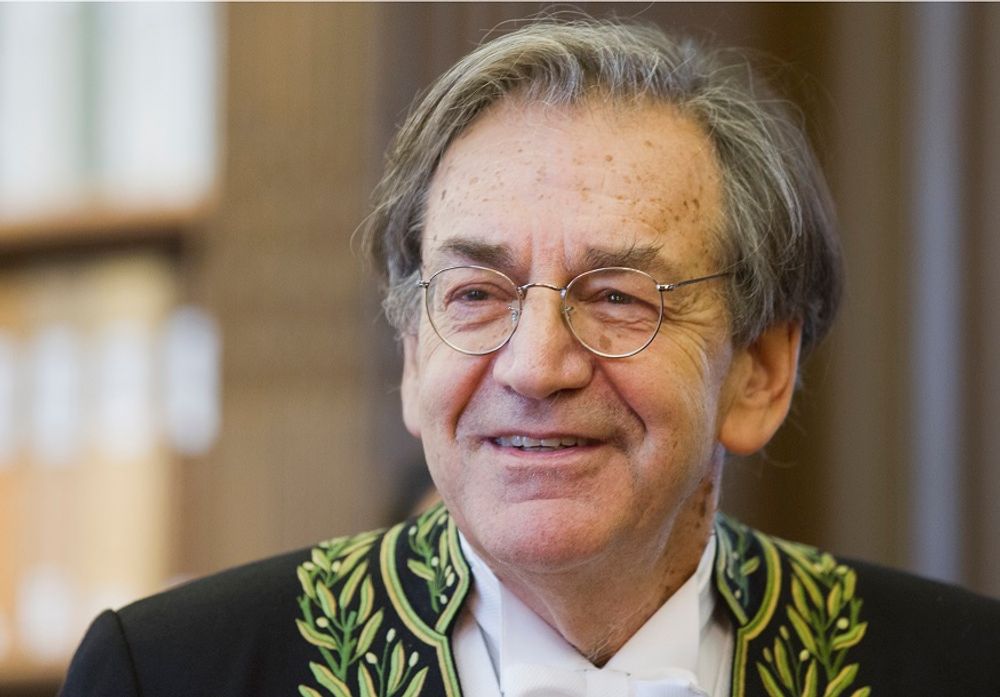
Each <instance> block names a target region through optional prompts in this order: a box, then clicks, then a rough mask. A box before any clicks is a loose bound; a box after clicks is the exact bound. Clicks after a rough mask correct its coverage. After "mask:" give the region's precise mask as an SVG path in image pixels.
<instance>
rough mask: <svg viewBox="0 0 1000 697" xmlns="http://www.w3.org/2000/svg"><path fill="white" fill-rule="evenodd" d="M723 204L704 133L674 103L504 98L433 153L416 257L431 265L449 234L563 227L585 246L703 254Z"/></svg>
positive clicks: (552, 231)
mask: <svg viewBox="0 0 1000 697" xmlns="http://www.w3.org/2000/svg"><path fill="white" fill-rule="evenodd" d="M721 210H722V206H721V186H720V175H719V168H718V164H717V159H716V157H715V154H714V150H713V148H712V145H711V142H710V141H709V139H708V137H707V136H706V135H705V133H704V131H703V129H702V128H701V126H700V125H699V124H698V123H697V122H695V121H694V120H693V119H691V118H689V117H686V116H684V115H683V114H681V113H679V112H678V111H677V110H676V109H675V108H673V107H671V106H668V105H659V104H657V105H653V104H643V105H637V106H630V107H621V106H610V105H606V104H596V103H584V104H579V105H572V106H545V105H541V104H537V103H524V102H519V101H506V102H502V103H500V104H498V105H495V106H494V107H493V108H492V109H490V110H489V111H487V112H486V113H485V114H483V115H481V116H480V117H479V118H478V119H477V120H476V121H475V122H473V124H471V125H470V126H469V127H468V128H466V129H465V131H463V132H462V133H461V134H460V135H459V136H458V137H457V138H456V139H455V140H454V141H453V142H452V144H451V145H450V147H449V148H448V150H447V152H446V153H445V156H444V157H443V158H442V160H441V163H440V165H439V167H438V170H437V172H436V173H435V175H434V177H433V179H432V182H431V186H430V187H429V190H428V198H427V208H426V216H425V226H424V239H423V252H424V254H423V257H424V262H425V264H426V263H431V259H432V258H433V257H434V255H435V254H436V253H437V250H439V249H441V250H443V249H452V248H455V247H456V245H455V244H454V238H455V237H458V238H460V239H464V238H467V237H469V236H473V237H475V238H476V240H477V241H481V242H486V243H491V244H497V245H500V244H506V245H513V246H516V245H517V244H518V243H519V242H520V243H525V244H527V243H528V242H529V241H530V242H531V243H532V244H537V241H536V240H535V239H534V236H535V235H538V234H544V235H545V236H546V238H558V237H559V233H560V232H562V233H563V237H566V236H567V235H569V233H572V235H571V237H572V239H578V240H581V241H586V242H587V244H588V245H589V246H590V247H591V248H593V247H594V246H595V244H597V243H598V242H601V243H602V244H601V245H598V246H602V245H603V246H612V247H613V246H616V245H617V246H619V247H623V248H624V247H630V246H631V247H634V246H637V245H638V246H643V247H650V246H661V245H662V246H663V247H664V248H673V247H677V248H678V254H679V253H681V252H683V251H684V249H683V248H685V247H694V248H695V249H688V250H687V251H688V252H690V253H693V254H700V255H702V256H705V255H706V254H708V253H709V252H710V251H712V250H710V247H714V244H710V243H712V242H714V239H715V232H716V231H717V230H718V229H719V227H720V225H719V223H720V222H721V220H720V218H721ZM563 243H564V244H565V243H566V241H565V239H564V240H563ZM515 251H516V250H515ZM668 251H669V250H668ZM711 256H713V257H714V256H715V254H714V253H712V254H711Z"/></svg>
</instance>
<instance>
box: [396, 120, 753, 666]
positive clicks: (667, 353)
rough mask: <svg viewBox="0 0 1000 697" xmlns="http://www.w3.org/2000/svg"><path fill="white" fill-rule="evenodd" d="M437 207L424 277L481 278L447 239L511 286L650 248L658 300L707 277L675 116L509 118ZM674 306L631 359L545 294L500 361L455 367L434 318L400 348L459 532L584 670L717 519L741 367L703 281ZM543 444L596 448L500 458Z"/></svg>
mask: <svg viewBox="0 0 1000 697" xmlns="http://www.w3.org/2000/svg"><path fill="white" fill-rule="evenodd" d="M612 162H613V163H614V164H613V165H609V163H612ZM612 170H613V171H612ZM486 171H493V172H494V176H492V177H489V178H488V179H487V178H484V180H480V179H479V178H478V177H477V174H478V173H481V172H486ZM445 191H447V192H448V195H447V197H445V196H444V195H443V194H444V192H445ZM429 193H430V195H429V196H428V207H427V212H426V213H427V215H426V228H425V232H424V239H423V261H424V267H423V273H424V277H425V278H426V277H427V276H428V275H430V274H431V273H433V272H435V271H437V270H438V269H440V268H444V266H446V265H454V264H456V263H475V260H468V259H462V258H460V257H456V255H454V254H451V253H445V252H444V251H442V250H443V249H444V247H443V245H445V244H446V243H447V242H449V241H454V240H456V239H461V240H473V241H476V242H479V243H483V244H488V245H503V246H505V247H506V248H507V249H508V250H509V256H510V259H511V264H512V265H511V267H510V268H503V269H500V270H502V271H504V272H505V273H507V274H508V275H510V276H511V277H512V278H514V280H515V281H516V282H518V283H527V282H543V283H551V284H556V285H560V286H561V285H564V284H565V283H566V282H568V281H569V280H570V278H572V277H573V276H574V275H576V274H578V273H580V272H582V271H586V270H587V268H585V267H584V261H583V260H584V255H585V254H586V252H587V250H588V249H591V248H600V249H608V248H612V249H619V250H623V249H628V248H629V247H630V246H631V245H656V246H658V247H659V251H658V253H657V255H658V269H659V271H656V270H653V271H651V272H652V273H653V274H654V276H656V275H665V274H667V273H668V271H667V270H673V273H677V274H680V277H673V278H666V279H663V278H661V279H659V280H661V281H678V280H683V279H684V278H692V277H696V276H701V275H706V274H710V273H714V272H716V271H718V270H719V268H718V261H717V259H716V258H715V254H714V249H713V247H712V244H711V241H710V240H711V236H710V231H711V230H712V229H713V228H714V227H716V226H717V225H718V223H719V221H720V218H721V211H722V208H721V201H722V197H721V189H720V185H719V172H718V167H717V164H716V160H715V157H714V154H713V150H712V147H711V144H710V143H709V141H708V140H707V138H706V137H705V135H704V133H703V132H702V131H701V129H700V127H699V126H698V125H697V124H696V123H695V122H693V121H690V120H688V119H686V118H685V117H683V116H680V115H678V114H676V113H675V112H674V111H672V110H671V109H669V108H667V107H663V106H645V107H637V108H632V109H629V110H618V109H611V108H608V107H605V106H601V105H588V106H587V107H577V108H570V107H559V108H555V107H548V108H546V107H541V106H538V105H531V104H527V105H526V104H521V103H502V104H500V105H499V106H497V107H494V108H493V109H492V110H491V111H489V112H487V113H486V114H485V115H484V116H481V117H480V118H479V120H477V121H476V122H475V123H474V124H473V125H472V126H471V127H470V128H469V129H467V131H466V132H465V133H464V134H463V136H462V137H461V138H459V139H458V140H456V141H455V142H454V143H453V144H452V146H451V147H450V148H449V150H448V152H447V153H446V155H445V157H444V159H443V161H442V164H441V166H440V168H439V171H438V173H437V174H436V175H435V177H434V179H433V181H432V185H431V190H430V192H429ZM694 201H697V205H694V204H693V203H692V202H694ZM692 208H693V210H694V211H695V213H696V215H694V216H692V215H690V214H689V213H688V212H686V213H685V214H684V215H681V212H682V211H685V210H686V209H692ZM672 295H673V294H672ZM670 307H671V314H670V321H669V326H665V327H664V328H663V329H662V330H661V332H660V334H659V335H658V336H657V337H656V339H655V340H654V341H653V343H652V344H651V345H650V346H649V347H648V348H647V349H646V350H644V351H643V352H641V353H639V354H638V355H636V356H634V357H631V358H627V359H617V360H615V359H601V358H598V357H597V356H595V355H593V354H591V353H589V352H588V351H586V350H585V349H583V348H582V347H581V346H580V345H579V344H578V343H577V342H576V341H575V339H573V338H572V336H571V334H570V333H569V331H568V330H567V328H566V326H565V324H564V323H563V321H562V319H561V316H560V314H559V311H558V308H559V305H558V298H557V297H556V296H555V294H554V293H552V292H551V291H547V290H544V289H532V290H531V291H530V292H529V294H528V296H527V300H526V303H525V306H524V313H523V315H522V318H521V321H520V324H519V326H518V329H517V332H516V333H515V334H514V336H513V337H512V339H511V340H510V342H509V343H508V344H507V345H506V346H505V347H504V348H503V349H501V350H500V351H498V352H496V353H494V354H491V355H488V356H466V355H462V354H459V353H457V352H455V351H453V350H451V349H450V348H448V347H446V346H444V345H443V344H442V343H441V341H440V340H439V339H438V338H437V336H436V335H435V334H434V332H433V330H432V329H431V328H430V327H429V325H428V323H427V321H426V317H422V319H421V322H420V326H419V330H418V332H417V334H416V335H413V336H408V337H405V338H404V351H405V370H404V379H403V389H402V394H403V403H404V417H405V420H406V423H407V426H408V427H409V429H410V430H411V432H412V433H414V435H417V436H418V437H420V438H421V440H422V442H423V446H424V451H425V454H426V459H427V462H428V465H429V467H430V470H431V474H432V476H433V478H434V481H435V483H436V485H437V487H438V489H439V491H440V492H441V495H442V497H443V498H444V501H445V502H446V503H447V505H448V507H449V509H450V510H451V512H452V514H453V515H454V517H455V520H456V522H457V523H458V525H459V527H460V529H461V530H462V531H463V533H464V534H465V535H466V537H467V538H468V540H469V542H470V543H471V544H472V545H473V546H474V547H475V548H476V550H477V551H478V552H479V553H480V554H481V555H482V556H483V558H484V560H486V562H487V563H488V564H489V565H490V566H491V568H493V570H494V571H495V572H496V573H497V575H498V576H499V577H500V578H501V579H502V580H503V581H504V582H505V583H506V584H508V586H509V587H510V588H511V589H512V590H513V591H514V592H515V593H517V595H518V596H519V597H521V598H522V600H524V601H525V602H526V603H527V604H528V605H529V606H530V607H532V608H533V609H534V610H535V611H536V612H538V613H539V614H540V615H541V616H542V617H543V618H544V619H546V621H548V622H549V623H550V624H552V626H554V627H555V628H556V629H557V630H559V631H560V632H561V633H562V634H563V636H565V637H566V638H567V639H568V640H569V641H571V643H573V644H574V645H576V646H577V647H578V648H580V649H581V651H584V652H587V651H589V650H590V649H593V648H594V646H603V647H604V650H605V651H610V653H613V652H614V651H615V650H617V648H618V647H619V646H621V644H622V643H624V640H625V639H627V638H628V636H630V635H631V633H632V632H634V631H635V629H636V628H637V627H638V626H639V625H641V624H642V623H643V622H644V621H645V619H646V618H648V617H649V615H651V614H652V612H654V611H655V610H656V608H657V607H659V606H660V604H662V602H663V601H664V600H665V599H666V598H667V597H669V596H670V595H671V594H672V593H673V592H674V591H675V590H676V589H677V588H678V587H679V586H680V585H681V583H683V581H684V580H686V578H687V577H688V576H689V575H690V574H691V573H692V572H693V570H694V568H695V566H696V565H697V562H698V559H699V557H700V555H701V552H702V550H703V548H704V545H705V543H706V540H707V537H708V535H709V532H710V529H711V523H712V518H713V516H714V513H715V510H716V504H717V496H718V483H719V477H720V475H721V466H722V457H723V453H724V448H723V445H722V444H721V443H720V441H719V433H720V429H721V428H722V424H723V423H725V422H726V420H727V418H736V417H731V415H730V413H729V411H730V404H731V403H732V401H733V397H732V395H733V394H734V393H735V392H736V391H737V390H738V385H737V383H738V380H737V378H738V377H739V375H738V374H736V373H735V372H734V371H733V369H732V367H733V365H734V364H735V361H736V359H737V356H738V355H740V352H741V351H742V350H741V349H736V348H734V347H733V345H732V343H731V340H730V338H729V326H728V316H727V313H726V310H725V306H724V303H723V299H722V294H721V292H720V291H719V289H718V287H716V286H713V283H712V282H709V283H707V284H699V285H696V286H691V287H690V289H684V290H682V291H677V293H676V295H674V297H672V298H671V299H670ZM734 376H735V377H734ZM538 432H545V433H551V434H567V435H575V436H580V437H584V438H586V439H588V441H589V445H588V446H587V447H581V448H572V449H567V450H563V451H559V453H560V454H559V455H558V456H553V455H551V454H548V455H545V456H539V457H537V458H536V457H535V456H534V455H533V454H531V453H525V452H523V451H516V452H515V450H516V449H513V448H500V447H498V446H497V445H496V443H495V440H494V439H495V437H496V436H498V435H512V434H523V433H538ZM608 569H627V570H628V573H627V574H625V576H627V578H622V577H621V575H615V574H609V573H607V570H608ZM623 598H627V599H628V604H629V606H628V607H623V602H624V601H623V600H622V599H623ZM623 617H624V618H627V619H622V618H623ZM609 627H610V629H609ZM600 660H602V659H600V657H599V658H598V659H597V662H600Z"/></svg>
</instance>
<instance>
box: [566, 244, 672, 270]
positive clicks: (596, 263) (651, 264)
mask: <svg viewBox="0 0 1000 697" xmlns="http://www.w3.org/2000/svg"><path fill="white" fill-rule="evenodd" d="M662 248H663V245H659V244H642V245H640V244H633V245H631V246H629V247H627V248H624V249H599V248H591V249H588V250H587V253H586V254H585V255H584V262H583V263H584V265H585V266H586V267H587V269H599V268H603V267H607V266H627V267H630V268H633V269H639V270H640V271H645V272H647V273H650V274H653V275H654V276H655V275H656V273H664V272H666V271H668V269H669V265H668V264H667V262H666V260H665V259H663V257H661V256H660V250H661V249H662ZM587 269H584V270H587Z"/></svg>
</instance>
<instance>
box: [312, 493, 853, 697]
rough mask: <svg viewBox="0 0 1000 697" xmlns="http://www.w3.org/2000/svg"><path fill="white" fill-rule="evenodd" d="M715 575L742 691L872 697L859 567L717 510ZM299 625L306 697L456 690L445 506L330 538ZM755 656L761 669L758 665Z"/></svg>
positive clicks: (455, 570) (460, 574) (739, 696)
mask: <svg viewBox="0 0 1000 697" xmlns="http://www.w3.org/2000/svg"><path fill="white" fill-rule="evenodd" d="M715 529H716V535H717V539H718V551H717V553H716V560H715V585H716V589H717V591H718V593H719V595H720V597H721V598H722V599H723V601H724V605H725V607H726V609H727V610H728V612H729V616H730V619H731V621H732V623H733V627H734V628H735V632H736V635H735V651H734V657H733V671H732V676H733V678H732V682H733V688H732V693H731V694H732V695H733V696H734V697H745V696H746V697H752V696H756V695H768V696H769V697H791V696H793V695H794V696H795V697H799V696H800V695H802V696H807V697H820V696H822V697H837V696H838V695H841V694H849V695H850V697H866V696H867V695H868V694H869V692H870V690H869V688H867V687H861V688H855V689H854V690H853V691H852V692H850V693H847V692H846V690H848V689H849V688H851V687H853V686H854V683H855V682H856V679H857V677H858V672H859V665H858V664H857V663H850V662H849V661H848V657H849V653H850V650H851V649H852V648H853V647H855V646H856V645H857V644H858V643H859V642H861V640H862V639H863V638H864V635H865V630H866V628H867V624H866V623H865V622H863V621H861V619H860V615H861V605H862V602H861V599H860V598H859V597H857V595H856V593H855V590H856V588H855V585H856V576H855V573H854V571H853V570H851V569H849V568H848V567H846V566H844V565H842V564H839V563H837V561H836V560H835V559H834V558H833V557H832V556H830V555H829V554H824V553H821V552H819V551H818V550H816V549H814V548H812V547H807V546H804V545H798V544H794V543H790V542H785V541H783V540H778V539H775V538H770V537H767V536H765V535H762V534H760V533H758V532H756V531H754V530H751V529H750V528H748V527H746V526H744V525H742V524H740V523H737V522H735V521H733V520H731V519H729V518H727V517H726V516H723V515H719V516H718V517H717V519H716V525H715ZM297 573H298V579H299V583H300V584H301V586H302V595H301V596H299V611H300V617H299V618H298V619H296V620H295V621H296V624H297V625H298V628H299V632H300V633H301V634H302V637H303V639H305V640H306V641H307V642H309V644H311V645H312V646H313V647H314V648H315V650H316V660H313V661H311V662H310V663H309V669H310V671H311V673H312V677H313V679H314V681H315V684H314V685H300V686H299V693H300V695H303V696H304V697H324V696H325V695H333V696H334V697H351V696H353V695H359V696H361V697H418V695H423V696H425V697H427V696H431V695H433V696H434V697H438V696H447V697H458V696H459V695H460V694H461V688H460V686H459V681H458V675H457V672H456V669H455V665H454V659H453V656H452V652H451V646H450V643H449V635H450V632H451V629H452V627H453V625H454V621H455V619H456V617H457V616H458V613H459V610H460V609H461V607H462V604H463V602H464V601H465V598H466V596H467V594H468V591H469V588H470V584H471V581H472V579H471V574H470V572H469V567H468V564H467V563H466V561H465V559H464V557H463V556H462V552H461V549H460V545H459V540H458V531H457V528H456V527H455V524H454V522H453V521H452V519H451V516H449V515H448V512H447V510H445V508H444V507H443V506H442V505H438V506H435V507H434V508H432V509H430V510H429V511H427V512H426V513H424V514H423V515H421V516H420V517H418V518H416V519H414V520H411V521H408V522H405V523H401V524H399V525H396V526H394V527H392V528H389V529H388V530H386V531H375V532H370V533H365V534H363V535H358V536H355V537H342V538H337V539H334V540H329V541H327V542H323V543H321V544H320V545H318V546H317V547H315V548H314V549H313V550H312V553H311V557H310V559H309V560H308V561H306V562H304V563H303V564H302V565H301V566H299V567H298V570H297ZM751 666H752V668H751Z"/></svg>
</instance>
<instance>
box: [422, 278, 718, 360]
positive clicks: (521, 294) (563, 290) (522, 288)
mask: <svg viewBox="0 0 1000 697" xmlns="http://www.w3.org/2000/svg"><path fill="white" fill-rule="evenodd" d="M456 269H476V270H479V271H489V272H491V273H495V274H497V275H498V276H500V277H502V278H504V279H506V280H507V281H508V282H510V285H511V286H512V287H513V288H514V289H515V290H516V291H517V296H518V301H519V303H520V304H521V305H522V306H523V305H524V302H525V299H526V298H527V295H528V289H529V288H548V289H549V290H554V291H556V292H557V293H559V301H560V303H561V305H562V306H561V307H560V309H559V314H560V315H562V318H563V321H564V322H565V323H566V326H567V328H568V329H569V331H570V334H572V335H573V338H574V339H576V341H577V343H579V344H580V345H581V346H583V348H585V349H587V350H588V351H590V352H591V353H593V354H594V355H596V356H600V357H601V358H629V357H630V356H634V355H636V354H637V353H639V352H641V351H643V350H644V349H645V348H646V347H648V346H649V345H650V344H651V343H653V339H655V338H656V335H657V334H659V333H660V327H661V326H662V324H663V294H664V293H669V292H671V291H674V290H677V289H678V288H683V287H684V286H690V285H693V284H695V283H701V282H702V281H711V280H713V279H716V278H723V277H726V276H731V275H732V272H731V271H722V272H720V273H713V274H709V275H707V276H698V277H697V278H689V279H687V280H684V281H677V282H675V283H660V282H659V281H657V280H656V279H655V278H653V277H652V276H651V275H649V274H648V273H646V272H645V271H643V270H641V269H633V268H631V267H629V266H604V267H601V268H599V269H591V270H589V271H584V272H583V273H581V274H579V275H577V276H574V277H573V278H571V279H570V281H569V283H567V284H566V285H565V286H562V287H559V286H556V285H552V284H551V283H525V284H523V285H518V284H517V283H515V282H514V280H513V279H512V278H511V277H510V276H508V275H507V274H505V273H503V272H502V271H497V270H496V269H491V268H490V267H488V266H477V265H475V264H463V265H460V266H449V267H447V268H444V269H439V270H438V271H435V272H434V273H433V274H431V276H430V278H428V279H427V280H423V279H421V280H419V281H417V287H419V288H423V290H424V311H425V312H426V313H427V319H428V321H429V322H430V325H431V328H432V329H433V330H434V333H435V334H437V336H438V338H439V339H441V341H443V342H444V343H445V344H447V345H448V346H449V347H450V348H452V349H454V350H455V351H458V352H459V353H463V354H465V355H467V356H487V355H489V354H491V353H496V352H497V351H499V350H500V349H502V348H503V347H504V346H506V345H507V343H508V342H509V341H510V340H511V338H513V336H514V332H516V331H517V327H518V325H519V324H520V322H521V310H520V309H518V310H517V311H516V315H515V318H514V322H513V325H512V326H511V329H510V332H509V333H508V334H507V337H506V338H505V339H504V340H503V341H501V342H500V343H499V344H497V345H496V346H495V347H493V348H491V349H486V350H483V351H469V350H467V349H463V348H460V347H458V346H456V345H455V344H453V343H451V342H450V341H448V339H446V338H445V337H444V336H442V334H441V332H439V331H438V328H437V326H436V325H435V324H434V313H432V312H431V306H430V294H429V293H428V292H427V291H428V288H430V285H431V283H432V282H433V281H434V279H435V278H436V277H437V276H439V275H441V274H443V273H445V272H447V271H454V270H456ZM602 271H632V272H635V273H639V274H642V275H643V276H645V277H646V278H648V279H649V280H650V281H652V282H653V285H655V286H656V290H657V291H658V293H659V296H660V310H659V316H658V317H657V319H656V328H655V329H653V331H652V332H651V333H650V336H649V339H647V340H646V343H644V344H643V345H642V346H640V347H639V348H637V349H635V350H634V351H629V352H627V353H605V352H604V351H599V350H597V349H595V348H594V347H592V346H590V345H589V344H587V343H586V342H585V341H584V340H583V339H581V338H580V335H579V334H577V333H576V329H574V327H573V322H571V321H570V318H569V315H570V312H571V311H572V310H573V308H572V307H570V306H568V305H567V304H566V294H567V293H568V292H569V289H570V288H572V287H573V284H574V283H576V282H577V281H579V280H580V279H582V278H586V277H587V276H590V275H591V274H595V273H600V272H602ZM511 309H512V310H513V308H511Z"/></svg>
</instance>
